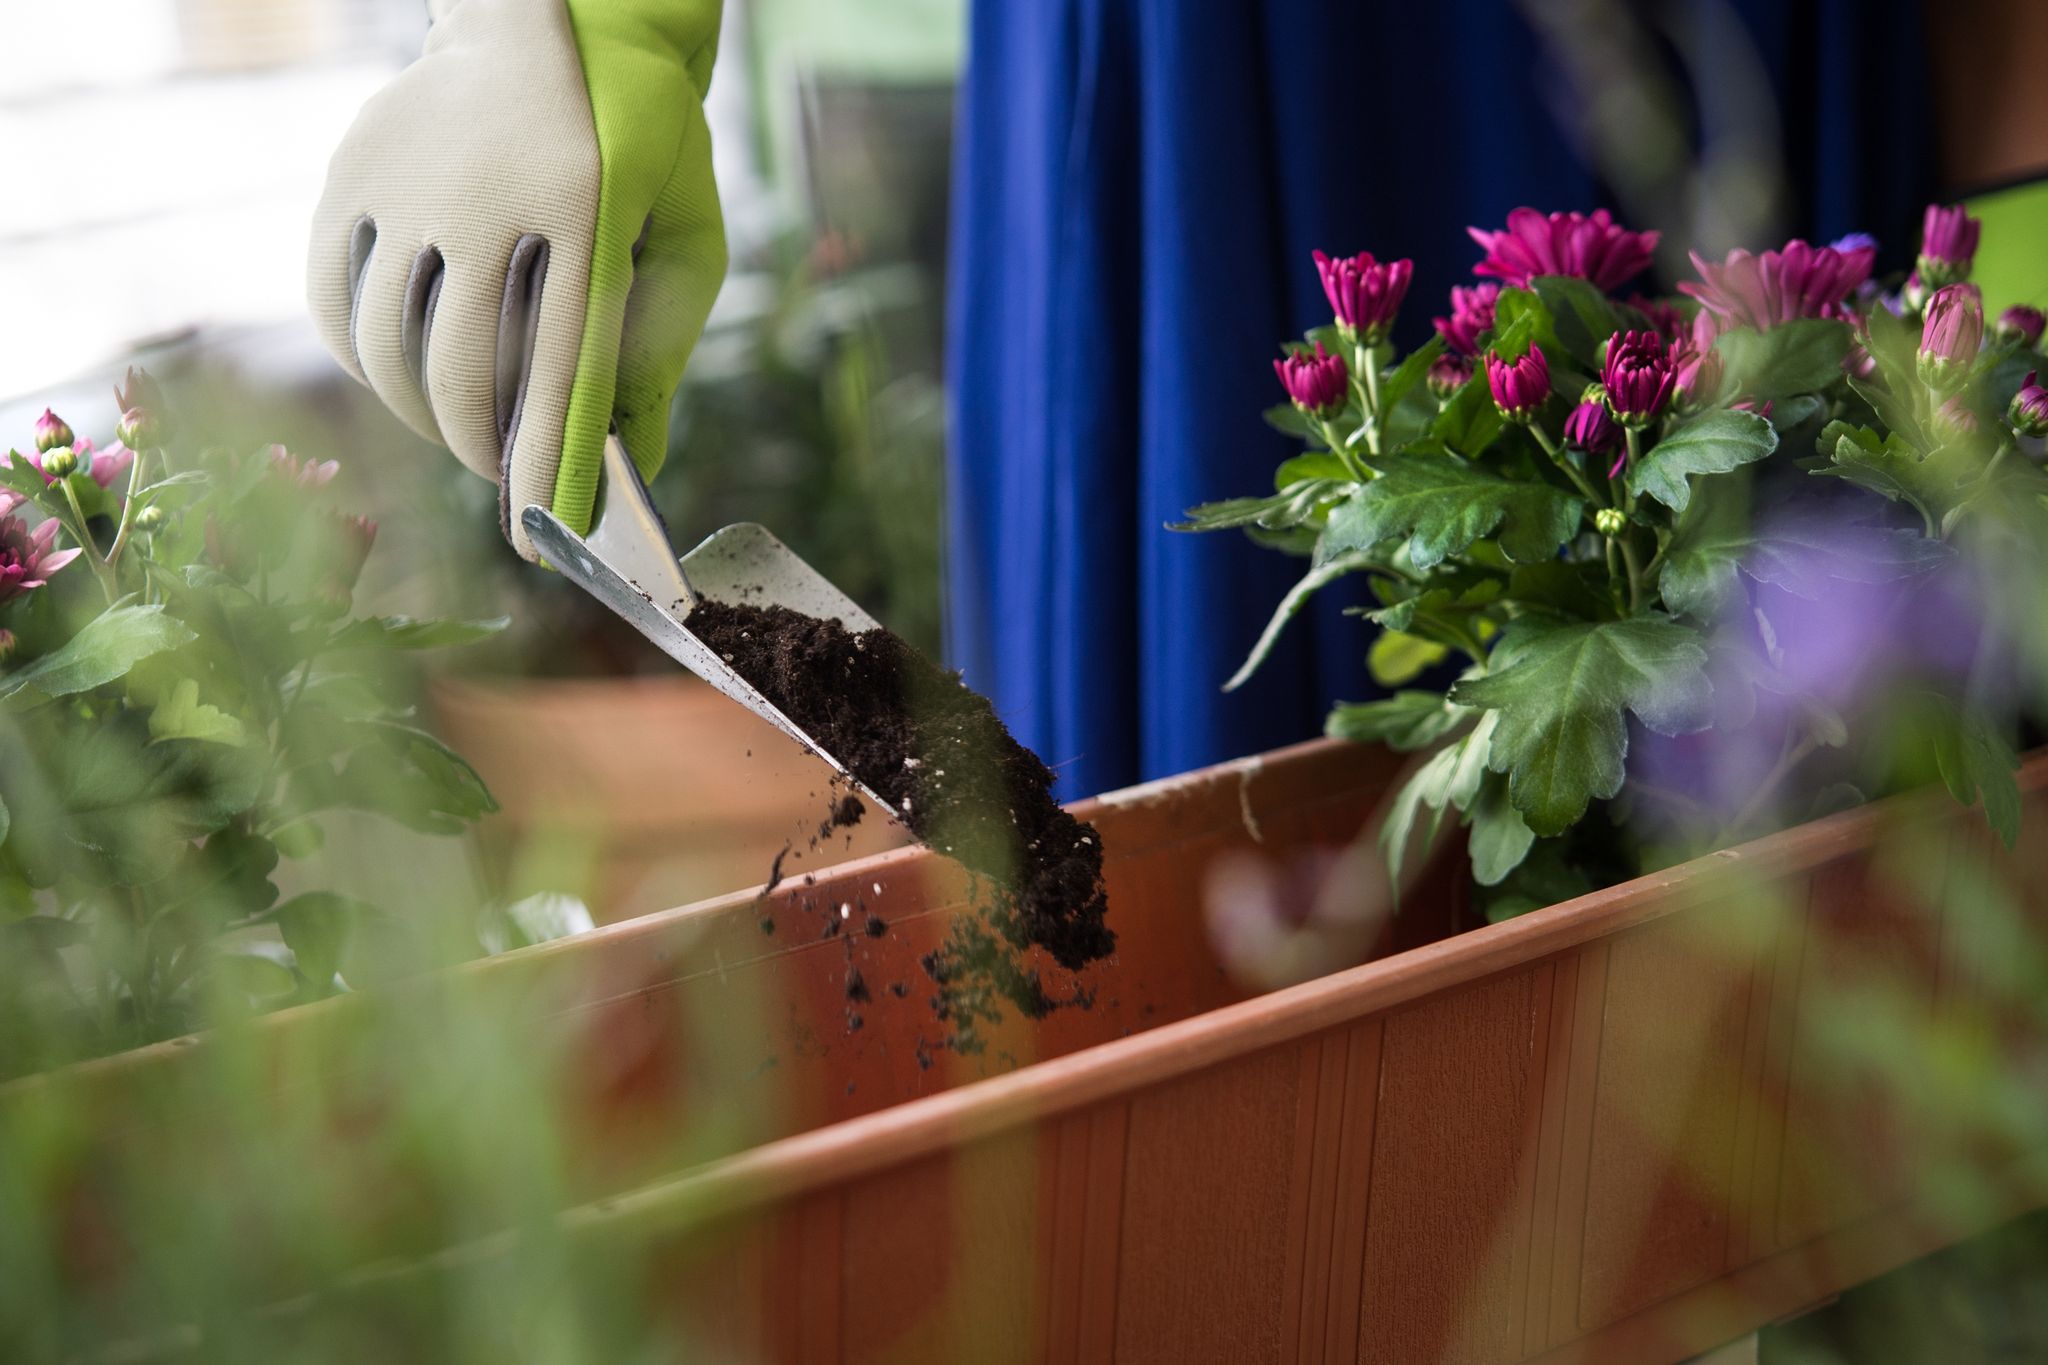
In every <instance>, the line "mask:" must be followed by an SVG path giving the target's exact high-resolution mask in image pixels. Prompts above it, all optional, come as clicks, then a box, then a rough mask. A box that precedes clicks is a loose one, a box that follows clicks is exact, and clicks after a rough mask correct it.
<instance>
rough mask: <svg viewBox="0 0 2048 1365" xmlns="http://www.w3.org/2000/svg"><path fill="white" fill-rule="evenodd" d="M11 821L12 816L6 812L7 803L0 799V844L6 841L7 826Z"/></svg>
mask: <svg viewBox="0 0 2048 1365" xmlns="http://www.w3.org/2000/svg"><path fill="white" fill-rule="evenodd" d="M12 823H13V817H12V816H11V815H9V814H8V812H7V803H6V802H5V801H0V844H4V843H6V842H7V828H8V826H9V825H10V824H12Z"/></svg>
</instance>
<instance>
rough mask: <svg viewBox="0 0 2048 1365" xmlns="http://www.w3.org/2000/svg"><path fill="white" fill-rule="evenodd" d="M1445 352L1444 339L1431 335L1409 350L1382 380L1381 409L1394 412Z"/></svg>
mask: <svg viewBox="0 0 2048 1365" xmlns="http://www.w3.org/2000/svg"><path fill="white" fill-rule="evenodd" d="M1443 353H1444V339H1443V338H1442V337H1440V336H1431V337H1430V339H1429V340H1428V341H1426V342H1424V343H1423V344H1422V345H1421V346H1420V347H1418V348H1416V349H1415V350H1413V351H1411V352H1409V354H1408V358H1407V359H1405V360H1403V361H1402V362H1401V363H1400V364H1399V365H1398V366H1396V367H1395V368H1394V371H1393V373H1392V374H1389V375H1388V376H1387V377H1386V378H1384V379H1382V380H1381V381H1380V410H1381V411H1382V412H1385V413H1388V414H1390V415H1391V414H1392V413H1393V412H1394V410H1395V409H1396V408H1398V407H1400V406H1401V402H1402V400H1403V399H1405V398H1406V397H1407V396H1408V393H1409V391H1410V390H1411V389H1413V388H1414V387H1415V386H1416V385H1417V384H1420V383H1421V382H1422V380H1423V378H1424V376H1426V375H1427V374H1428V373H1429V367H1430V366H1431V365H1432V364H1434V363H1435V361H1436V358H1437V357H1438V356H1440V355H1442V354H1443Z"/></svg>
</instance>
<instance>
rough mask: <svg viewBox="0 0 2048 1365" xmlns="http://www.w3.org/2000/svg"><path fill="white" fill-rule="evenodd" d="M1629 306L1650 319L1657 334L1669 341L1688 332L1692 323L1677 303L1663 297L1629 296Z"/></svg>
mask: <svg viewBox="0 0 2048 1365" xmlns="http://www.w3.org/2000/svg"><path fill="white" fill-rule="evenodd" d="M1628 306H1629V307H1631V308H1633V309H1635V310H1636V311H1637V312H1638V313H1641V314H1642V315H1643V316H1644V317H1646V318H1648V319H1649V320H1650V326H1651V327H1652V328H1654V329H1655V330H1656V332H1657V335H1658V336H1660V337H1663V338H1664V339H1665V340H1667V341H1675V340H1676V339H1678V338H1679V337H1682V336H1684V335H1685V333H1686V329H1687V328H1689V327H1690V326H1691V325H1692V323H1691V320H1690V319H1688V318H1687V317H1686V315H1685V314H1684V313H1683V312H1681V311H1680V310H1679V308H1678V306H1677V305H1676V304H1673V303H1668V302H1666V301H1665V300H1663V299H1653V298H1650V297H1649V296H1648V295H1645V294H1631V295H1629V296H1628Z"/></svg>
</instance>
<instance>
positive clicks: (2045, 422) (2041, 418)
mask: <svg viewBox="0 0 2048 1365" xmlns="http://www.w3.org/2000/svg"><path fill="white" fill-rule="evenodd" d="M2038 374H2039V371H2030V372H2029V373H2028V375H2027V382H2026V383H2024V384H2022V385H2020V391H2019V392H2018V393H2016V394H2014V395H2013V396H2012V406H2011V407H2010V408H2007V409H2006V414H2005V415H2006V419H2007V420H2008V421H2010V422H2011V423H2012V429H2013V430H2014V431H2016V432H2018V433H2019V434H2020V435H2022V436H2048V388H2042V387H2041V385H2040V383H2039V382H2038V379H2037V376H2038Z"/></svg>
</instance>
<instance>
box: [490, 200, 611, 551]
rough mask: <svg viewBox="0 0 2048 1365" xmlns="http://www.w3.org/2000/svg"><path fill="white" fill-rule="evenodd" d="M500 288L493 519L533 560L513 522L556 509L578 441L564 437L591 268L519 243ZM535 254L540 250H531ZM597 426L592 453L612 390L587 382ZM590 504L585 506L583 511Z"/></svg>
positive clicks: (535, 243) (531, 242)
mask: <svg viewBox="0 0 2048 1365" xmlns="http://www.w3.org/2000/svg"><path fill="white" fill-rule="evenodd" d="M520 247H521V250H519V251H515V252H514V253H513V256H512V260H511V262H510V265H509V268H508V270H507V272H506V276H505V280H504V289H503V292H502V296H501V298H502V302H501V306H500V312H499V332H498V344H497V357H496V365H495V373H496V380H495V383H494V392H495V395H496V405H497V414H498V421H499V424H500V430H501V432H502V441H503V448H504V451H505V456H504V464H503V468H502V470H501V471H500V477H499V511H500V514H501V517H502V521H503V527H504V531H505V535H506V537H507V539H509V540H510V541H511V542H512V545H513V548H514V549H516V550H518V551H519V553H520V554H521V555H523V556H525V557H526V558H528V559H533V558H535V557H536V556H535V553H534V550H533V546H532V544H531V543H530V542H529V541H528V540H527V537H526V530H525V528H524V527H523V526H521V525H520V524H519V514H520V512H522V511H523V510H524V509H525V508H527V507H528V506H532V505H539V506H541V507H552V506H555V505H556V492H557V483H558V480H559V476H560V470H561V466H562V463H563V461H564V459H565V452H566V451H568V450H569V449H570V448H571V446H572V444H573V443H574V442H575V441H576V440H577V439H579V438H578V436H577V435H575V434H573V433H572V432H571V431H570V430H569V423H570V420H571V417H570V403H569V396H570V394H571V392H572V391H574V390H575V389H576V388H577V386H578V383H579V377H578V370H579V367H580V366H581V365H582V363H583V360H584V355H583V351H584V346H585V341H584V327H585V322H586V303H587V299H588V289H589V280H590V266H589V263H588V262H586V261H582V260H578V259H577V258H576V256H575V254H574V253H570V252H558V251H552V250H549V249H547V246H546V244H545V243H542V242H541V241H540V239H538V238H526V239H522V241H521V243H520ZM536 248H538V250H536ZM585 386H586V387H588V388H589V389H590V390H591V391H590V395H589V396H590V400H592V402H593V405H594V406H595V407H596V408H597V410H598V412H599V416H600V420H599V422H598V423H597V424H595V426H594V429H592V430H590V431H587V432H585V433H583V434H582V436H581V439H583V440H585V441H586V442H588V445H589V448H590V449H593V450H595V449H600V448H602V446H603V444H604V437H605V432H606V430H607V429H608V426H609V424H608V423H607V422H605V421H603V420H602V415H603V414H604V413H606V412H609V410H610V397H611V395H610V390H609V388H608V387H607V388H603V389H602V391H600V389H599V387H598V386H596V385H595V384H591V383H589V382H588V381H587V380H586V381H585ZM587 506H588V504H587V503H586V509H587Z"/></svg>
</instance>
